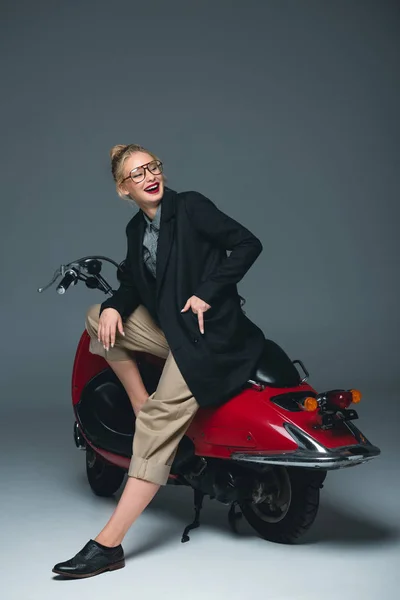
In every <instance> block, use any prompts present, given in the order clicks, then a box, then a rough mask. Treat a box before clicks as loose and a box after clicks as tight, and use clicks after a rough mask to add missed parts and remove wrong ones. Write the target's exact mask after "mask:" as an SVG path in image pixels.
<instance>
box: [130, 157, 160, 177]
mask: <svg viewBox="0 0 400 600" xmlns="http://www.w3.org/2000/svg"><path fill="white" fill-rule="evenodd" d="M154 162H155V163H159V165H158V168H159V169H160V172H159V173H155V174H156V175H161V173H162V172H163V163H162V162H161V160H157V159H154V160H150V161H149V162H148V163H145V164H144V165H140V166H139V167H135V168H134V169H132V171H130V172H129V175H128V176H127V177H125V178H124V179H123V180H122V181H121V183H124V181H126V180H127V179H132V173H133V171H137V170H138V169H143V171H144V175H143V179H141V180H140V181H133V179H132V181H133V183H142V181H144V180H145V179H146V169H147V170H148V171H149V173H151V171H150V169H149V165H150V164H151V163H154Z"/></svg>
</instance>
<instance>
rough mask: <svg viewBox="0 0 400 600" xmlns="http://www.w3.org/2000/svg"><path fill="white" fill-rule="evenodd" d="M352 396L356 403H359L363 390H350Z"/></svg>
mask: <svg viewBox="0 0 400 600" xmlns="http://www.w3.org/2000/svg"><path fill="white" fill-rule="evenodd" d="M350 392H351V397H352V400H353V402H354V404H357V403H358V402H360V400H361V392H360V391H359V390H350Z"/></svg>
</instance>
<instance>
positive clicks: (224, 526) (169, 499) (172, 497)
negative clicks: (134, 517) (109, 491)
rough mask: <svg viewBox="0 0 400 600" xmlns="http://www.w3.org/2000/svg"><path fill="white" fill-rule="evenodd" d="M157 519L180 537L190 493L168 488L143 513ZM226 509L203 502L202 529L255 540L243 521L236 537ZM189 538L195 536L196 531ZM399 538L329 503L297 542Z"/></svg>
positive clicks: (189, 514)
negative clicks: (171, 524) (167, 522)
mask: <svg viewBox="0 0 400 600" xmlns="http://www.w3.org/2000/svg"><path fill="white" fill-rule="evenodd" d="M146 510H147V511H149V512H150V513H153V514H157V516H160V515H165V518H166V519H168V518H173V519H174V521H175V527H174V528H173V530H171V535H180V533H179V531H180V529H179V527H180V526H181V527H182V531H183V529H184V528H185V526H186V525H187V524H189V523H191V522H192V521H193V518H194V507H193V493H192V491H191V490H189V489H180V488H175V487H172V486H171V487H170V486H167V487H166V488H163V489H162V490H161V491H160V493H159V494H158V495H157V496H156V498H155V499H154V500H153V502H152V504H151V505H150V506H149V507H148V508H147V509H146ZM228 510H229V506H225V505H223V504H221V503H219V502H217V501H215V500H210V499H209V498H208V497H205V498H204V504H203V509H202V511H201V514H200V523H201V525H202V526H203V527H209V528H212V529H217V530H219V531H220V532H221V533H222V532H223V533H224V534H225V535H229V536H235V535H239V536H240V537H241V538H243V537H253V536H257V532H255V531H254V530H253V529H252V528H251V527H250V526H249V525H248V524H247V522H245V521H244V519H243V518H242V519H240V520H239V521H238V523H237V533H235V532H234V531H233V530H232V529H231V527H230V525H229V522H228ZM189 535H196V530H194V531H193V532H190V534H189ZM399 538H400V530H398V529H397V528H395V527H391V526H390V525H388V524H385V523H382V522H381V521H379V520H378V519H374V518H372V517H371V518H370V517H368V516H365V515H357V514H354V513H352V512H351V511H350V510H349V511H344V510H341V509H340V508H338V507H337V506H333V505H332V504H330V503H329V502H328V503H327V502H323V503H322V502H321V505H320V508H319V512H318V515H317V518H316V520H315V521H314V523H313V525H312V526H311V528H310V530H309V531H308V532H307V533H306V534H305V535H304V536H303V537H302V538H300V540H299V542H298V543H300V544H317V543H324V544H332V543H334V544H341V545H353V546H354V545H359V546H367V545H376V544H377V543H379V544H385V543H389V544H390V543H393V542H397V541H398V540H399Z"/></svg>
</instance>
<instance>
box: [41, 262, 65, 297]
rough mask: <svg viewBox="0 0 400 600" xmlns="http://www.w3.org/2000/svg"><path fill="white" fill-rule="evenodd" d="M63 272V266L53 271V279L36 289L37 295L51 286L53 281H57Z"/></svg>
mask: <svg viewBox="0 0 400 600" xmlns="http://www.w3.org/2000/svg"><path fill="white" fill-rule="evenodd" d="M63 270H64V265H61V267H60V268H59V269H56V270H55V271H54V275H53V279H52V280H51V281H50V283H48V284H47V285H45V286H44V287H40V288H37V291H38V292H39V294H40V293H42V292H44V291H45V290H47V289H48V288H49V287H50V286H51V285H53V283H54V282H55V281H57V279H58V278H59V277H61V275H62V272H63Z"/></svg>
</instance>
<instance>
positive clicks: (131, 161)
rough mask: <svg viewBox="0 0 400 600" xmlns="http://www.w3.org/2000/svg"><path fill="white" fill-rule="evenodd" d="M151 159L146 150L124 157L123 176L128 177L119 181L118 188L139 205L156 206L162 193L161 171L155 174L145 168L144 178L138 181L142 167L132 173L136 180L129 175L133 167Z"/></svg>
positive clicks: (142, 164)
mask: <svg viewBox="0 0 400 600" xmlns="http://www.w3.org/2000/svg"><path fill="white" fill-rule="evenodd" d="M153 161H154V158H153V157H152V156H151V155H150V154H147V152H134V153H133V154H131V156H129V157H128V158H127V159H126V161H125V164H124V175H123V178H125V177H128V179H125V181H124V182H123V183H121V185H120V189H121V191H122V193H123V194H126V195H128V194H129V196H130V197H131V198H132V200H134V201H135V202H136V203H137V204H138V205H139V207H147V208H149V207H151V206H153V205H154V206H157V205H158V203H159V201H160V200H161V198H162V197H163V194H164V178H163V174H162V173H160V174H157V175H156V174H154V173H152V172H151V171H149V169H145V170H144V172H145V176H144V179H143V180H142V181H140V179H141V177H140V171H143V169H139V170H138V171H134V172H133V173H132V175H133V177H134V179H135V178H136V177H137V178H138V181H134V180H132V178H131V177H129V174H130V173H131V171H132V170H133V169H138V167H143V166H147V165H148V164H149V163H151V162H153Z"/></svg>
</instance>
